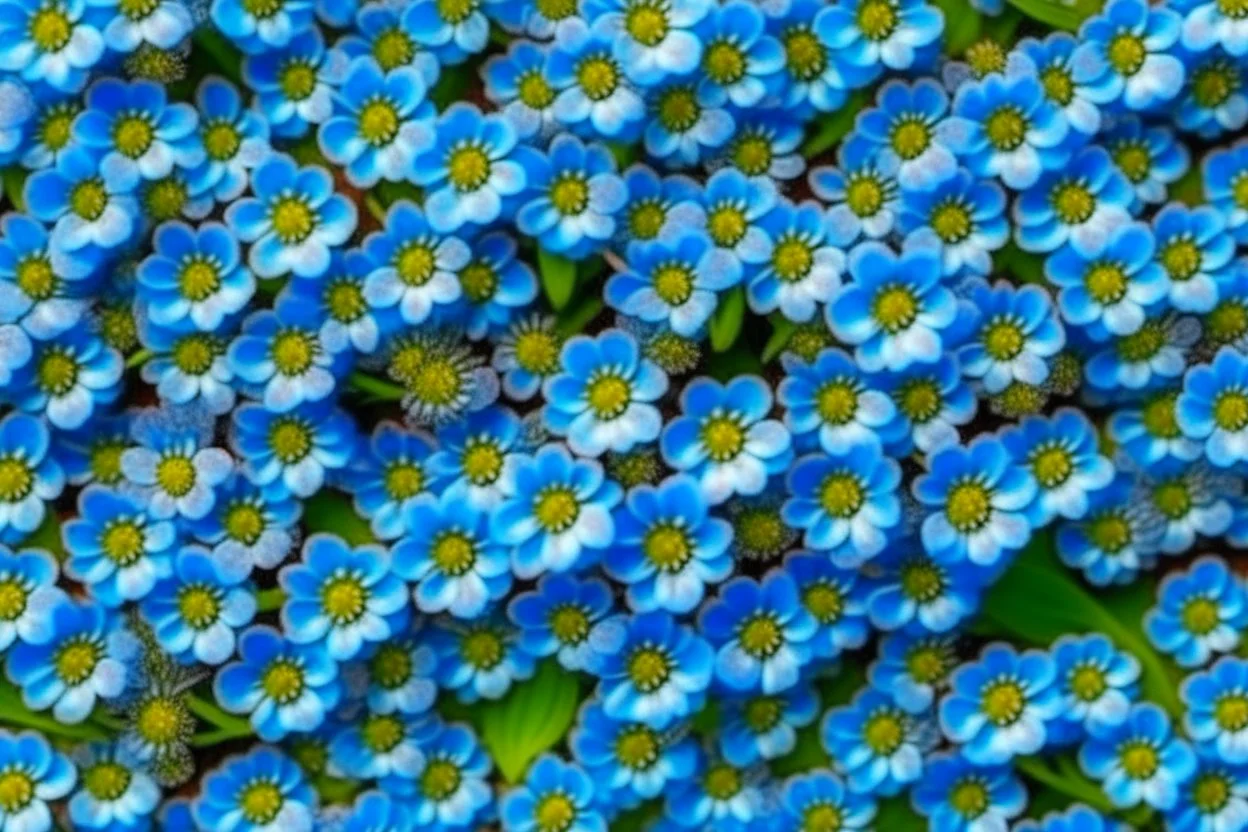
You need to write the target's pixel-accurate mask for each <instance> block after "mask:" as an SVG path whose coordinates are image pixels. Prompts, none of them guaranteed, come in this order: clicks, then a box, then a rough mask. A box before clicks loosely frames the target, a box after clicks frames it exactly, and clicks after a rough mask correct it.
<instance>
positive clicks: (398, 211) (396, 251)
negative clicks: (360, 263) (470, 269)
mask: <svg viewBox="0 0 1248 832" xmlns="http://www.w3.org/2000/svg"><path fill="white" fill-rule="evenodd" d="M364 253H365V255H366V256H367V257H368V259H369V261H370V270H369V272H368V276H367V277H366V278H365V279H364V299H365V300H366V301H368V304H369V306H371V307H373V308H375V309H378V310H390V309H394V310H396V311H397V312H398V313H399V315H400V316H401V318H402V320H403V322H404V323H407V324H412V325H416V324H421V323H424V321H425V320H426V319H427V318H429V316H430V315H431V314H433V313H434V312H436V311H437V310H438V309H439V308H440V307H446V306H449V305H450V304H452V303H454V302H455V301H457V300H459V298H460V297H461V295H462V294H463V290H462V288H461V286H460V282H459V280H458V279H457V278H456V276H455V273H456V272H457V271H459V270H460V269H463V268H465V267H466V266H467V265H468V263H469V262H470V258H471V257H472V252H471V250H470V249H469V247H468V244H467V243H465V242H464V241H463V240H462V239H460V238H459V237H456V236H450V235H447V234H445V233H440V232H437V231H435V230H433V229H432V228H431V227H430V224H429V220H428V219H427V218H426V214H425V213H424V212H423V211H422V210H421V209H420V208H419V207H417V206H416V205H415V204H413V203H411V202H408V201H407V200H400V201H398V202H396V203H394V205H392V206H391V207H390V210H389V211H387V212H386V221H385V226H384V228H383V230H382V231H378V232H375V233H373V234H370V235H369V236H368V238H367V239H366V240H365V241H364Z"/></svg>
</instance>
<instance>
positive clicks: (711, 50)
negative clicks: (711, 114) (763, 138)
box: [638, 0, 785, 109]
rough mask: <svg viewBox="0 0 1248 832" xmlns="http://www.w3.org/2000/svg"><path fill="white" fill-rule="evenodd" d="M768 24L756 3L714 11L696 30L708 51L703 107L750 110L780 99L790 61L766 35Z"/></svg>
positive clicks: (701, 88) (700, 87)
mask: <svg viewBox="0 0 1248 832" xmlns="http://www.w3.org/2000/svg"><path fill="white" fill-rule="evenodd" d="M638 5H640V4H638ZM766 23H767V19H766V17H765V16H764V13H763V12H762V11H761V10H760V9H759V8H758V7H757V6H755V5H753V4H751V3H745V2H740V0H735V1H734V2H729V3H726V4H725V5H723V6H716V5H712V6H711V8H710V10H709V12H708V13H707V15H706V17H705V18H703V19H702V21H701V22H700V23H699V24H698V26H697V29H696V32H697V35H698V38H699V40H700V41H701V44H702V47H703V51H702V56H701V60H702V66H701V75H702V77H701V80H699V82H698V100H699V101H701V102H703V103H705V104H707V105H708V106H712V107H718V106H722V105H724V104H725V103H731V104H732V105H733V106H735V107H740V108H742V109H747V108H750V107H755V106H757V105H758V104H760V103H761V102H762V101H763V100H764V99H765V98H766V97H767V96H769V95H771V94H773V93H774V91H775V88H776V86H777V83H776V82H777V81H778V79H779V75H778V73H779V72H780V71H781V70H782V69H783V68H784V63H785V56H784V50H783V49H782V48H781V46H780V43H779V41H777V40H776V39H775V38H773V37H771V36H770V35H767V34H766V33H765V27H766Z"/></svg>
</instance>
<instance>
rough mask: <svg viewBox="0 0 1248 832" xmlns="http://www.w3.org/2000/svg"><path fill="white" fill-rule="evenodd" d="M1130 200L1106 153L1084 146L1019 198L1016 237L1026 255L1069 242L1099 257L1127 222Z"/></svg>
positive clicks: (1123, 179)
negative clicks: (1026, 252)
mask: <svg viewBox="0 0 1248 832" xmlns="http://www.w3.org/2000/svg"><path fill="white" fill-rule="evenodd" d="M1133 199H1134V195H1133V193H1132V190H1131V184H1130V182H1128V180H1127V178H1126V176H1124V175H1123V174H1122V173H1121V172H1119V171H1118V170H1117V168H1115V167H1114V163H1113V160H1112V159H1111V158H1110V156H1109V154H1108V153H1106V152H1105V150H1104V149H1103V148H1100V147H1095V146H1094V147H1087V148H1084V149H1083V150H1082V151H1080V152H1079V153H1078V154H1076V155H1075V157H1074V158H1073V159H1071V160H1070V162H1069V163H1068V164H1067V165H1066V166H1064V167H1062V168H1059V169H1057V170H1053V171H1049V172H1048V173H1046V174H1045V175H1043V176H1042V177H1040V179H1039V180H1038V181H1037V182H1036V183H1035V184H1034V185H1033V186H1032V187H1030V188H1028V189H1027V190H1026V191H1024V192H1023V194H1022V195H1021V196H1020V197H1019V199H1018V202H1016V203H1015V205H1014V219H1015V221H1016V222H1017V223H1018V227H1017V230H1016V231H1015V238H1016V239H1017V241H1018V245H1019V247H1020V248H1022V249H1023V250H1025V251H1032V252H1049V251H1055V250H1057V249H1058V248H1060V247H1061V246H1062V245H1063V244H1066V243H1069V245H1070V246H1071V248H1073V249H1074V250H1075V253H1077V254H1079V255H1081V256H1083V257H1086V258H1089V259H1091V258H1094V257H1098V256H1101V255H1102V254H1103V253H1104V252H1105V251H1106V249H1107V248H1108V247H1110V246H1111V245H1112V243H1111V241H1110V237H1111V235H1112V234H1113V232H1114V230H1115V229H1116V228H1117V227H1118V226H1120V225H1122V224H1124V223H1126V222H1128V221H1129V219H1130V214H1129V211H1130V208H1131V204H1132V201H1133ZM1150 256H1151V253H1150Z"/></svg>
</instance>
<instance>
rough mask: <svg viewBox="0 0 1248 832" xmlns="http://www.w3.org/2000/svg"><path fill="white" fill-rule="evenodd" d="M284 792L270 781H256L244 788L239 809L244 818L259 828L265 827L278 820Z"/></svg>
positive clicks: (240, 796)
mask: <svg viewBox="0 0 1248 832" xmlns="http://www.w3.org/2000/svg"><path fill="white" fill-rule="evenodd" d="M283 802H284V799H283V798H282V792H281V790H279V789H278V788H277V786H276V785H275V784H273V783H271V782H269V781H268V780H256V781H253V782H252V783H250V784H248V785H247V786H245V787H244V788H243V791H242V794H240V795H239V797H238V808H239V810H240V811H241V812H242V815H243V817H244V818H246V819H247V820H248V821H250V822H251V823H253V824H255V825H257V826H265V825H267V824H269V823H272V822H273V821H274V820H276V819H277V816H278V814H279V813H280V812H281V811H282V804H283Z"/></svg>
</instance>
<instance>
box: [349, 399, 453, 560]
mask: <svg viewBox="0 0 1248 832" xmlns="http://www.w3.org/2000/svg"><path fill="white" fill-rule="evenodd" d="M433 451H434V444H433V442H432V441H431V440H430V439H429V438H428V437H426V436H424V435H422V434H418V433H411V432H408V431H406V430H404V429H403V428H402V427H400V426H399V425H397V424H395V423H394V422H381V423H379V424H378V425H377V427H376V428H374V429H373V435H372V438H371V439H370V440H369V444H368V453H367V455H366V456H364V457H363V458H362V459H360V460H359V461H358V462H357V464H356V466H355V469H354V470H352V471H351V472H350V474H349V476H350V478H351V479H352V480H353V485H354V488H353V489H352V491H353V492H354V496H355V511H356V513H357V514H360V515H361V516H363V517H366V518H368V520H369V525H370V528H371V529H372V531H373V535H374V536H376V537H377V538H379V539H381V540H393V539H395V538H397V537H401V536H403V535H404V534H405V533H406V532H407V530H408V526H407V507H408V506H410V505H411V504H412V503H413V501H414V500H416V499H417V498H418V497H419V496H420V495H422V494H427V493H430V491H431V489H430V480H431V478H432V475H431V473H430V471H429V470H428V465H427V464H426V460H428V458H429V456H430V455H431V454H432V453H433Z"/></svg>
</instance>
